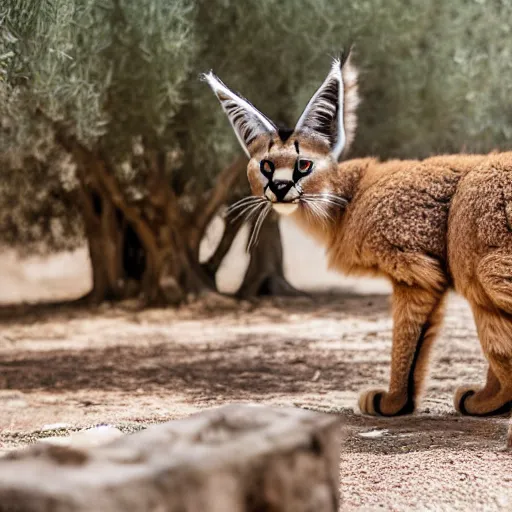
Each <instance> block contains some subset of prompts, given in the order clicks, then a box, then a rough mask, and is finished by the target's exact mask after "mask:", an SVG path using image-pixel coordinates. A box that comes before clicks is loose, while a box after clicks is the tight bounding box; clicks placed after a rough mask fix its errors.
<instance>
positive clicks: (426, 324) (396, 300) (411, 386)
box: [359, 283, 445, 416]
mask: <svg viewBox="0 0 512 512" xmlns="http://www.w3.org/2000/svg"><path fill="white" fill-rule="evenodd" d="M444 295H445V292H444V291H443V292H437V291H432V290H425V289H422V288H417V287H413V286H408V285H404V284H399V283H395V284H394V286H393V347H392V353H391V380H390V383H389V391H384V390H381V389H377V390H373V389H371V390H368V391H365V392H363V393H362V394H361V396H360V398H359V408H360V409H361V412H363V413H365V414H372V415H381V416H397V415H400V414H410V413H412V412H414V409H415V406H416V402H417V397H418V395H419V393H420V392H421V389H422V384H423V381H424V379H425V375H426V370H427V365H428V355H429V352H430V348H431V346H432V342H433V341H434V338H435V336H436V334H437V331H438V327H439V325H440V323H441V319H442V312H443V299H444Z"/></svg>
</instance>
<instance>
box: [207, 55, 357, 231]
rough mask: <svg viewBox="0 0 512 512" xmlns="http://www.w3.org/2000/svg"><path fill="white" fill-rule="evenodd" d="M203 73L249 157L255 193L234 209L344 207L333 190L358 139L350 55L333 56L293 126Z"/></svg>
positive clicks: (321, 210) (319, 210)
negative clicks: (343, 161)
mask: <svg viewBox="0 0 512 512" xmlns="http://www.w3.org/2000/svg"><path fill="white" fill-rule="evenodd" d="M204 78H205V79H206V81H207V82H208V84H209V85H210V86H211V88H212V89H213V91H214V93H215V95H216V96H217V98H218V99H219V101H220V103H221V105H222V107H223V109H224V111H225V112H226V114H227V116H228V118H229V121H230V122H231V125H232V126H233V129H234V131H235V134H236V136H237V138H238V140H239V142H240V144H241V146H242V148H243V149H244V151H245V152H246V154H247V156H248V157H249V158H250V161H249V164H248V167H247V175H248V178H249V183H250V185H251V190H252V193H253V195H254V196H256V197H252V198H246V199H243V200H242V201H241V202H239V204H238V205H237V206H236V207H235V208H238V209H239V210H240V211H241V212H244V213H247V214H248V215H249V217H250V216H252V217H253V218H256V219H257V220H260V218H264V216H263V215H260V214H263V213H268V212H269V211H270V210H271V209H272V207H273V208H274V209H275V210H276V211H277V212H278V213H280V214H284V215H290V214H294V213H296V212H300V211H301V210H304V211H305V212H306V213H309V214H311V215H313V216H315V215H316V216H323V217H324V218H325V216H328V215H329V209H333V208H338V209H339V208H340V207H342V206H343V203H344V201H343V199H342V198H340V197H339V196H337V195H336V192H335V191H336V187H335V181H336V174H337V173H336V168H337V162H338V160H339V159H340V158H341V157H342V155H344V154H345V153H346V152H347V150H348V148H349V146H350V144H351V142H352V140H353V138H354V134H355V129H356V107H357V104H358V94H357V72H356V70H355V68H354V67H353V66H352V64H351V62H350V55H349V54H346V55H345V56H343V57H342V58H340V59H336V60H334V62H333V64H332V67H331V70H330V72H329V74H328V75H327V78H326V79H325V80H324V82H323V83H322V85H321V86H320V88H319V89H318V90H317V91H316V93H315V94H314V95H313V97H312V98H311V100H310V101H309V103H308V104H307V106H306V109H305V110H304V112H303V114H302V115H301V117H300V118H299V120H298V122H297V125H296V126H295V128H294V129H292V130H282V129H278V128H277V127H276V125H275V124H274V123H273V122H272V121H271V120H270V119H268V118H267V117H266V116H265V115H263V114H262V113H261V112H260V111H259V110H257V109H256V108H255V107H254V106H253V105H251V104H250V103H249V102H248V101H247V100H245V99H244V98H242V97H241V96H239V95H238V94H236V93H234V92H233V91H231V90H230V89H229V88H228V87H227V86H226V85H225V84H224V83H222V82H221V81H220V80H219V79H218V78H217V77H216V76H215V75H214V74H213V73H209V74H207V75H205V76H204ZM261 85H262V87H264V86H265V84H261ZM261 222H262V221H261Z"/></svg>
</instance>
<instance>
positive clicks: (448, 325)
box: [0, 225, 512, 511]
mask: <svg viewBox="0 0 512 512" xmlns="http://www.w3.org/2000/svg"><path fill="white" fill-rule="evenodd" d="M284 227H285V228H286V229H284V230H283V235H284V249H285V251H284V252H285V266H286V273H287V277H288V278H289V280H290V281H291V282H292V284H294V285H295V286H298V287H300V288H302V289H309V290H325V289H327V288H337V290H338V293H337V294H325V293H324V294H323V295H316V296H314V297H312V298H309V299H308V298H301V299H293V300H291V299H286V300H284V299H282V300H266V301H261V302H257V303H249V302H244V303H236V302H233V301H231V300H230V299H218V298H213V297H211V298H210V299H206V300H203V301H202V302H201V303H199V304H195V305H192V306H188V307H185V308H182V309H180V310H147V311H136V310H134V308H133V307H132V305H131V304H129V303H127V304H124V305H121V306H117V307H115V308H114V307H111V306H109V305H104V306H102V307H100V308H98V309H95V310H89V311H84V310H73V309H65V308H60V309H56V308H36V309H33V308H32V307H16V308H15V309H12V308H7V309H6V308H5V307H4V308H2V307H0V452H2V451H7V450H11V449H14V448H18V447H22V446H25V445H27V444H28V443H32V442H34V441H36V440H37V439H38V438H41V437H47V436H54V435H66V434H67V433H68V432H69V431H73V430H76V429H81V428H84V427H89V426H93V425H97V424H113V425H116V426H118V427H119V428H120V429H121V430H123V431H125V432H133V431H136V430H140V429H142V428H144V427H145V426H146V425H148V424H150V423H154V422H161V421H166V420H170V419H174V418H179V417H183V416H186V415H189V414H191V413H194V412H196V411H199V410H201V409H204V408H208V407H213V406H216V405H220V404H224V403H230V402H235V401H251V402H262V403H267V404H276V405H288V406H289V405H296V406H300V407H307V408H311V409H315V410H319V411H325V412H328V413H331V414H337V415H340V416H341V418H342V421H343V425H344V426H343V431H344V442H343V445H342V446H341V460H340V482H341V483H340V485H341V493H342V498H343V507H342V509H343V510H393V511H401V510H436V511H445V510H446V511H451V510H464V511H466V510H467V511H480V510H481V511H494V510H512V453H507V452H503V451H501V449H502V448H503V446H504V441H505V433H506V428H507V419H506V418H504V417H501V418H484V419H474V418H463V417H460V416H458V415H457V414H456V413H455V412H454V410H453V408H452V394H453V391H454V390H455V388H456V387H457V386H458V385H461V384H466V383H471V382H483V379H484V374H485V364H484V361H483V358H482V355H481V350H480V347H479V344H478V340H477V338H476V333H475V328H474V324H473V320H472V318H471V314H470V311H469V309H468V307H467V305H466V304H465V303H464V301H463V300H462V299H460V298H458V297H455V296H453V297H452V298H451V300H450V302H449V307H448V312H447V316H446V321H445V327H444V329H443V332H442V335H441V338H440V339H439V341H438V343H437V346H436V350H435V354H434V357H433V363H432V372H431V379H430V385H429V387H428V392H427V394H426V396H425V397H424V400H423V402H422V404H421V407H420V408H419V411H418V412H417V413H416V414H415V415H414V416H410V417H402V418H396V419H378V418H370V417H364V416H361V415H360V414H359V413H358V411H357V406H356V404H357V396H358V393H359V391H360V390H361V389H363V388H366V387H369V386H379V387H381V386H385V385H386V384H387V380H388V375H389V363H390V348H391V318H390V316H389V305H388V301H389V298H388V296H387V295H386V293H387V292H388V291H389V287H388V286H387V284H385V283H382V282H378V281H366V280H348V279H345V278H341V277H340V276H336V275H334V274H333V273H331V272H329V271H327V269H326V267H325V261H324V259H323V256H322V252H321V250H320V249H319V248H317V247H315V245H314V244H313V243H312V242H310V241H308V240H306V239H304V238H301V237H300V235H299V234H298V233H297V232H296V230H295V231H294V229H293V227H292V226H289V225H288V226H287V225H284ZM217 235H218V230H217V233H216V232H215V229H214V230H213V234H211V235H210V237H209V238H207V240H206V241H205V244H204V247H203V251H204V254H207V253H208V252H209V251H210V250H211V247H212V246H213V245H214V244H215V237H216V236H217ZM244 237H245V234H242V235H241V236H240V237H239V238H238V239H237V240H236V242H235V244H234V248H233V250H232V251H231V252H230V255H229V257H228V259H227V260H226V262H225V263H224V265H223V267H222V268H221V271H220V276H219V286H220V288H221V289H222V290H224V291H231V290H234V289H236V287H237V285H238V283H239V282H240V280H241V278H242V275H243V271H244V266H245V265H246V264H247V257H246V256H245V255H244V254H243V246H244ZM89 283H90V272H89V267H88V261H87V252H86V251H85V250H83V249H82V250H78V251H76V252H75V253H71V254H63V255H59V256H57V257H53V258H51V259H44V258H31V259H29V260H25V261H23V262H20V261H19V259H18V258H17V256H16V255H15V254H14V253H12V252H4V253H3V255H0V303H19V302H21V301H24V302H27V301H28V302H33V301H38V300H49V299H62V298H65V297H77V296H80V295H81V294H83V293H84V292H86V291H87V289H88V287H89ZM340 290H341V291H342V292H343V293H342V294H340Z"/></svg>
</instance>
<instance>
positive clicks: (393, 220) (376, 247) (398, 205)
mask: <svg viewBox="0 0 512 512" xmlns="http://www.w3.org/2000/svg"><path fill="white" fill-rule="evenodd" d="M347 65H348V66H351V65H350V63H348V64H347ZM356 78H357V75H356V73H355V70H354V69H353V68H352V67H351V68H350V69H349V70H347V69H342V70H341V72H340V69H339V62H338V63H336V62H335V63H334V65H333V67H332V69H331V72H330V73H329V75H328V77H327V78H326V80H325V81H324V83H323V84H322V85H321V86H320V88H319V89H318V91H317V93H315V95H314V96H313V98H312V100H311V101H310V103H309V104H308V106H307V107H306V110H305V112H304V114H303V115H302V116H301V118H300V120H299V122H298V124H297V126H296V128H295V131H294V132H293V133H292V134H291V135H290V137H288V138H287V139H286V141H284V142H283V140H281V139H280V137H279V135H278V133H277V132H276V131H275V130H273V129H272V128H271V129H268V130H265V129H264V125H265V123H266V122H267V120H266V118H261V119H260V120H258V119H257V114H255V113H254V112H253V111H252V110H248V114H247V122H248V123H249V124H250V123H252V125H251V126H250V127H251V129H252V131H251V133H259V135H258V136H256V137H254V138H251V139H250V141H249V142H248V143H247V146H246V149H247V151H248V154H249V156H250V161H249V164H248V168H247V173H248V178H249V183H250V185H251V189H252V192H253V194H254V195H255V196H258V197H259V200H260V201H263V202H267V203H268V204H270V205H272V206H273V207H274V208H276V209H277V210H278V211H280V212H285V213H288V214H290V215H291V218H293V219H294V220H295V221H296V223H297V224H298V225H299V226H301V227H302V228H303V229H304V230H305V231H306V232H307V233H309V234H310V235H311V236H313V237H314V238H315V239H316V240H318V241H319V242H320V243H322V244H323V245H324V246H325V248H326V254H327V258H328V262H329V266H330V267H331V268H333V269H335V270H338V271H340V272H343V273H346V274H361V275H362V274H372V275H379V276H384V277H387V278H388V279H389V280H390V281H391V283H392V286H393V324H394V326H393V343H392V361H391V379H390V384H389V388H388V389H387V390H380V389H376V390H368V391H365V392H364V393H362V395H361V397H360V399H359V406H360V408H361V411H362V412H364V413H367V414H379V415H383V416H395V415H400V414H407V413H411V412H413V411H414V409H415V407H416V405H417V402H418V397H419V395H420V393H421V391H422V387H423V384H424V380H425V376H426V373H427V366H428V356H429V352H430V348H431V346H432V343H433V341H434V339H435V336H436V333H437V331H438V329H439V325H440V323H441V320H442V316H443V303H444V299H445V296H446V293H447V291H448V290H449V289H450V288H454V289H455V290H456V291H457V292H459V293H460V294H462V295H463V296H464V297H465V298H466V299H467V300H468V302H469V303H470V305H471V308H472V310H473V314H474V318H475V322H476V325H477V330H478V335H479V338H480V342H481V345H482V349H483V352H484V354H485V356H486V358H487V360H488V362H489V370H488V375H487V382H486V384H485V385H484V386H483V387H481V388H480V387H474V386H465V387H462V388H460V389H459V390H457V392H456V393H455V407H456V409H457V410H458V411H459V412H461V413H463V414H471V415H477V416H485V415H490V414H497V413H501V412H504V411H505V410H508V409H510V407H511V405H512V153H501V154H500V153H493V154H489V155H452V156H437V157H432V158H428V159H426V160H423V161H416V160H409V161H400V160H395V161H389V162H380V161H378V160H377V159H374V158H366V159H353V160H348V161H345V162H342V163H338V162H337V160H338V159H339V158H340V157H341V156H343V155H344V154H345V153H346V151H347V150H348V147H349V146H350V141H351V140H352V138H353V133H354V128H355V107H356V105H357V101H358V96H357V80H356ZM211 80H213V79H212V78H211ZM210 85H212V84H210ZM212 87H214V90H215V83H213V85H212ZM219 87H220V86H219ZM222 87H225V86H223V85H222ZM221 93H222V94H221V96H219V93H218V92H217V95H218V97H219V99H220V100H221V102H222V101H223V99H222V96H223V94H224V91H223V90H222V91H221ZM230 101H231V102H232V101H233V97H231V98H230ZM250 108H251V109H252V108H253V107H252V106H251V107H250ZM254 110H255V109H254ZM256 112H257V111H256ZM239 113H240V112H239V111H238V112H237V114H238V115H239ZM228 116H229V113H228ZM235 121H236V122H238V121H239V118H238V117H237V119H236V120H235ZM232 123H233V125H234V126H235V123H234V122H233V120H232ZM236 129H237V128H236V126H235V130H236ZM239 137H240V133H239ZM242 206H243V205H242ZM250 211H251V210H250ZM252 211H254V210H252ZM509 443H510V444H511V445H512V429H511V432H510V434H509Z"/></svg>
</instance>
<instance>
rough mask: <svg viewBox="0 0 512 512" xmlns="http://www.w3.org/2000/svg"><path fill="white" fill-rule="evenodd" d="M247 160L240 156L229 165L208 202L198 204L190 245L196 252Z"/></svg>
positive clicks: (219, 176) (213, 189) (238, 178)
mask: <svg viewBox="0 0 512 512" xmlns="http://www.w3.org/2000/svg"><path fill="white" fill-rule="evenodd" d="M246 162H247V160H246V158H245V157H238V158H237V159H236V160H234V161H233V162H232V163H231V164H230V165H228V166H227V167H226V168H225V169H224V170H223V171H222V172H221V173H220V174H219V175H218V176H217V179H216V180H215V185H214V186H213V188H212V190H211V191H210V194H209V197H208V199H207V201H206V204H204V203H200V204H198V205H197V207H196V209H195V211H194V213H193V216H192V219H193V223H194V229H193V230H192V231H191V233H190V238H189V242H190V247H191V249H192V251H194V253H198V252H199V244H200V243H201V240H202V238H203V235H204V232H205V231H206V228H207V227H208V224H209V223H210V221H211V220H212V218H213V216H214V215H215V214H216V213H217V210H218V209H219V207H220V206H221V205H222V204H225V203H226V202H227V201H228V199H229V197H230V195H231V193H232V190H233V187H234V186H235V184H236V183H237V181H238V180H240V179H241V178H242V176H243V169H244V167H245V165H246Z"/></svg>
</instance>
